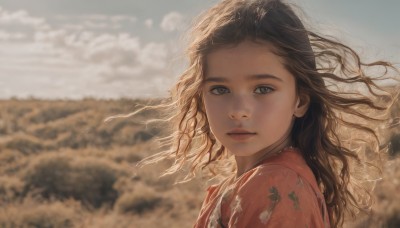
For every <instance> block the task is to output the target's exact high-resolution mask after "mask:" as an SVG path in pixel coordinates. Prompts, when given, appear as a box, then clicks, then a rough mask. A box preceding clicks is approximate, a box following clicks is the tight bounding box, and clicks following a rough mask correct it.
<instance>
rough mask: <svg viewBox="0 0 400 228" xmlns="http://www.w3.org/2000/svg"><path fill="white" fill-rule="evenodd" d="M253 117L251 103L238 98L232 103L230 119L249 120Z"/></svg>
mask: <svg viewBox="0 0 400 228" xmlns="http://www.w3.org/2000/svg"><path fill="white" fill-rule="evenodd" d="M250 116H251V108H250V102H249V101H248V100H246V99H244V98H240V97H238V98H236V99H234V100H233V102H232V106H231V109H230V111H229V118H231V119H236V120H239V119H248V118H250Z"/></svg>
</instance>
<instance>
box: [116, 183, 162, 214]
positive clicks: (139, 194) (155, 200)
mask: <svg viewBox="0 0 400 228" xmlns="http://www.w3.org/2000/svg"><path fill="white" fill-rule="evenodd" d="M164 201H165V200H164V199H163V198H162V197H160V196H157V193H155V191H154V190H152V189H151V188H149V187H145V186H144V185H136V186H135V188H134V189H133V191H128V192H125V193H124V194H123V195H122V196H121V197H120V198H119V199H118V201H117V202H116V207H117V210H118V211H119V212H120V213H134V214H139V215H141V214H144V213H146V212H151V211H153V210H155V209H156V208H159V207H160V206H165V205H166V204H165V202H164Z"/></svg>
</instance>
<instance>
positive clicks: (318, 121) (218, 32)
mask: <svg viewBox="0 0 400 228" xmlns="http://www.w3.org/2000/svg"><path fill="white" fill-rule="evenodd" d="M190 34H191V37H190V42H191V43H190V44H189V47H188V49H187V55H188V57H189V66H188V67H187V69H186V70H185V71H184V72H183V73H182V75H181V77H180V78H179V80H178V82H177V83H176V85H175V86H174V87H173V89H172V90H171V96H170V97H169V98H168V99H166V100H165V102H166V103H163V104H161V105H159V106H153V107H151V108H161V109H163V110H166V111H164V114H166V117H165V118H164V119H163V120H164V121H165V122H168V124H170V125H171V127H172V132H171V135H170V136H168V137H165V138H161V139H160V141H161V142H162V145H168V146H169V147H168V148H169V149H167V150H165V151H162V152H160V153H159V154H156V155H153V156H151V157H149V158H147V159H146V160H144V163H150V162H155V161H158V160H162V159H166V158H172V159H174V160H175V163H174V165H173V166H172V167H171V168H170V169H169V170H167V171H166V173H174V172H176V171H178V170H181V169H184V168H185V167H190V172H188V173H191V174H195V173H196V172H197V171H199V170H209V171H212V173H213V175H217V174H218V173H219V172H218V171H220V170H218V168H221V166H217V165H215V164H218V162H220V161H226V160H228V158H229V155H228V153H227V150H226V148H225V147H224V146H223V145H221V144H220V142H218V140H217V139H216V138H215V137H214V136H213V134H212V132H211V131H210V127H209V123H208V120H207V116H206V114H205V108H204V104H203V101H202V94H201V91H202V89H201V88H202V85H203V80H204V77H205V75H204V72H205V68H206V67H207V66H206V64H205V63H206V58H207V55H208V54H209V53H210V52H211V51H214V50H216V49H218V48H223V47H228V46H235V45H237V44H239V43H240V42H242V41H244V40H252V41H254V42H260V41H261V42H268V43H270V44H272V45H273V46H274V50H275V54H277V55H279V56H281V57H282V58H283V59H284V65H285V67H286V68H287V70H288V71H289V72H290V73H291V74H292V75H294V76H295V81H296V89H297V93H298V94H306V95H308V96H309V97H310V106H309V108H308V111H307V113H306V114H305V115H304V116H303V117H302V118H297V119H296V120H295V123H294V125H293V129H292V132H291V139H292V142H293V143H294V145H293V146H295V147H297V148H299V149H300V151H302V153H303V157H304V159H305V160H306V162H307V164H308V165H309V166H310V168H311V169H312V171H313V173H314V175H315V177H316V180H317V182H318V184H319V186H320V188H321V191H322V192H323V194H324V197H325V200H326V203H327V207H328V211H329V218H330V222H331V227H339V226H342V225H343V222H344V218H345V216H346V215H347V214H349V215H353V216H354V215H355V214H356V213H357V212H358V211H360V210H363V211H365V210H367V209H368V208H369V206H370V205H371V200H370V192H369V191H371V189H369V188H367V187H366V185H367V184H371V183H372V184H373V183H374V182H373V180H374V179H376V178H377V177H376V175H375V174H376V173H378V176H379V167H380V166H379V165H380V164H379V162H380V161H382V160H383V158H382V156H381V155H383V154H385V153H386V152H387V149H388V145H387V143H384V142H383V140H382V139H384V138H383V137H382V134H381V132H380V129H382V126H383V127H385V126H386V125H385V124H387V122H386V121H388V119H389V117H388V116H389V115H388V113H389V111H388V110H389V108H390V106H391V104H392V103H393V102H394V97H395V95H394V92H393V91H395V90H390V89H389V87H383V86H382V83H379V81H381V82H385V81H384V80H387V79H388V78H391V77H392V78H395V77H397V76H398V75H399V71H398V70H397V69H396V68H395V66H394V65H392V64H391V63H389V62H385V61H377V62H372V63H364V62H362V61H361V60H360V57H359V55H358V54H357V53H356V52H355V51H354V50H353V49H351V48H350V47H348V46H346V45H344V44H342V43H340V42H338V41H336V40H335V39H334V38H328V37H323V36H322V35H318V34H317V33H315V32H312V31H310V30H309V29H306V28H305V26H304V25H303V23H302V21H301V20H300V19H299V17H298V16H297V15H296V14H295V12H294V11H293V9H292V8H291V6H289V5H288V4H286V3H283V2H282V1H280V0H224V1H221V2H220V3H218V4H217V5H215V6H214V7H213V8H211V9H209V10H208V11H206V12H204V13H203V14H202V15H201V16H200V18H198V21H197V23H196V24H195V25H194V26H193V28H192V30H191V31H190ZM148 108H149V107H145V108H144V109H148ZM374 162H376V163H374ZM220 163H221V162H220ZM229 164H232V163H229ZM205 168H209V169H205ZM375 168H376V169H375ZM376 170H377V171H376ZM372 172H373V173H372Z"/></svg>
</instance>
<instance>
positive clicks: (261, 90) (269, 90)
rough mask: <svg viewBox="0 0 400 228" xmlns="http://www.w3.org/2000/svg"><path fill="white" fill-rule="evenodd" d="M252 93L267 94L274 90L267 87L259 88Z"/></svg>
mask: <svg viewBox="0 0 400 228" xmlns="http://www.w3.org/2000/svg"><path fill="white" fill-rule="evenodd" d="M254 91H259V92H257V93H259V94H267V93H270V92H272V91H274V89H273V88H271V87H269V86H259V87H257V88H256V89H255V90H254Z"/></svg>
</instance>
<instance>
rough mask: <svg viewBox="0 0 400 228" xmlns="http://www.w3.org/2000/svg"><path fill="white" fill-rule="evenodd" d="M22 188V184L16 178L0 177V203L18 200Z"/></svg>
mask: <svg viewBox="0 0 400 228" xmlns="http://www.w3.org/2000/svg"><path fill="white" fill-rule="evenodd" d="M24 186H25V185H24V182H23V181H21V180H20V179H18V178H16V177H8V176H2V177H0V203H10V202H13V201H16V200H17V199H20V197H21V196H22V194H23V190H24Z"/></svg>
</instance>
